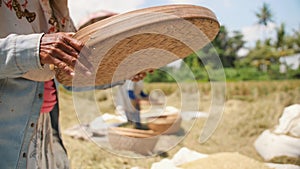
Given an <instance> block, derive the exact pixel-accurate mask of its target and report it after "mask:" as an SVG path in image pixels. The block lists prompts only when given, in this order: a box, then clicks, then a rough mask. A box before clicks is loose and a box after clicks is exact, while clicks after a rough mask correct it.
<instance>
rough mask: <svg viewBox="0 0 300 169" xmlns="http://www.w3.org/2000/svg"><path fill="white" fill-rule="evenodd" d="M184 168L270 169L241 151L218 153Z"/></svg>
mask: <svg viewBox="0 0 300 169" xmlns="http://www.w3.org/2000/svg"><path fill="white" fill-rule="evenodd" d="M180 167H181V168H183V169H270V168H269V167H267V166H265V165H264V164H263V163H261V162H258V161H256V160H254V159H251V158H249V157H246V156H244V155H241V154H239V153H217V154H214V155H210V156H208V157H207V158H202V159H199V160H196V161H193V162H190V163H187V164H184V165H182V166H180Z"/></svg>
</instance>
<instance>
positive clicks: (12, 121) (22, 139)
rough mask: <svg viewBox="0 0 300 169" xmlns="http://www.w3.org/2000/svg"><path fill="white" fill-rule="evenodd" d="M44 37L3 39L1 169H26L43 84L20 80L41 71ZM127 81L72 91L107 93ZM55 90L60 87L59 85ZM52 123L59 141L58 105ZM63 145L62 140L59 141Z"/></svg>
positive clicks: (0, 66) (0, 62)
mask: <svg viewBox="0 0 300 169" xmlns="http://www.w3.org/2000/svg"><path fill="white" fill-rule="evenodd" d="M41 36H42V34H31V35H9V36H8V37H6V38H3V39H0V168H5V169H6V168H26V159H27V156H29V155H30V154H27V150H28V147H29V142H30V140H31V137H32V135H33V132H34V129H35V127H36V123H37V121H38V117H39V115H40V109H41V106H42V103H43V93H44V82H35V81H31V80H27V79H24V78H22V77H21V76H22V75H23V74H24V73H26V72H27V71H29V70H32V69H42V66H41V64H40V60H39V42H40V38H41ZM55 82H56V81H55ZM123 83H124V81H120V82H116V83H113V84H107V85H102V86H95V87H82V88H71V87H66V89H68V90H72V91H76V92H78V91H86V90H94V89H106V88H110V87H113V86H116V85H121V84H123ZM55 84H56V88H57V87H58V83H57V82H56V83H55ZM50 116H51V123H52V127H53V129H54V130H56V131H57V132H58V133H57V134H58V137H59V138H61V137H60V131H59V124H58V116H59V107H58V102H57V104H56V105H55V107H54V109H53V110H52V111H51V112H50ZM59 141H60V142H61V143H62V141H61V139H60V140H59Z"/></svg>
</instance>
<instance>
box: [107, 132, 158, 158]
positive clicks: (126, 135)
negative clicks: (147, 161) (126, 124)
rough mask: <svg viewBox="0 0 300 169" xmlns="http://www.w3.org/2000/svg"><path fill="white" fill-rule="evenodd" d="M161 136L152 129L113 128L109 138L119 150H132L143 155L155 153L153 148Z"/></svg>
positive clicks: (111, 143)
mask: <svg viewBox="0 0 300 169" xmlns="http://www.w3.org/2000/svg"><path fill="white" fill-rule="evenodd" d="M158 139H159V137H158V136H156V134H155V133H154V132H153V131H151V130H148V131H144V130H137V129H127V128H121V127H118V128H111V129H109V131H108V140H109V143H110V145H111V147H112V148H113V149H115V150H119V151H122V150H123V151H132V152H135V153H138V154H142V155H151V154H153V149H154V147H155V145H156V143H157V141H158Z"/></svg>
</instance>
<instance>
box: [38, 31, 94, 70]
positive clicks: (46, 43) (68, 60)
mask: <svg viewBox="0 0 300 169" xmlns="http://www.w3.org/2000/svg"><path fill="white" fill-rule="evenodd" d="M72 35H73V33H61V32H60V33H54V34H45V35H44V36H43V37H42V39H41V43H40V61H41V63H42V64H53V65H54V67H56V68H57V69H60V70H62V71H65V72H66V73H67V74H69V75H72V76H74V67H75V64H77V65H76V66H77V67H76V68H78V70H79V71H82V72H83V73H85V74H86V75H90V74H91V70H90V69H91V68H92V65H91V64H90V63H89V62H88V61H87V59H86V56H87V55H88V54H89V52H88V50H82V49H83V48H84V44H83V43H82V42H80V41H78V40H76V39H74V38H72V37H71V36H72ZM84 49H86V48H84ZM79 54H80V56H79ZM76 70H77V69H76Z"/></svg>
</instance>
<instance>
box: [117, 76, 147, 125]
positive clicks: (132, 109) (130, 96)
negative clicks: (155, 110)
mask: <svg viewBox="0 0 300 169" xmlns="http://www.w3.org/2000/svg"><path fill="white" fill-rule="evenodd" d="M143 88H144V84H143V81H142V80H141V81H138V82H133V81H131V80H126V82H125V83H124V84H123V85H122V86H119V90H118V93H117V102H116V103H117V107H118V108H119V109H121V110H123V111H124V112H125V115H126V118H127V120H128V122H129V123H130V124H133V125H134V126H135V128H137V129H142V124H141V117H140V110H141V106H140V100H148V99H149V97H148V95H147V94H145V92H144V91H143Z"/></svg>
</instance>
